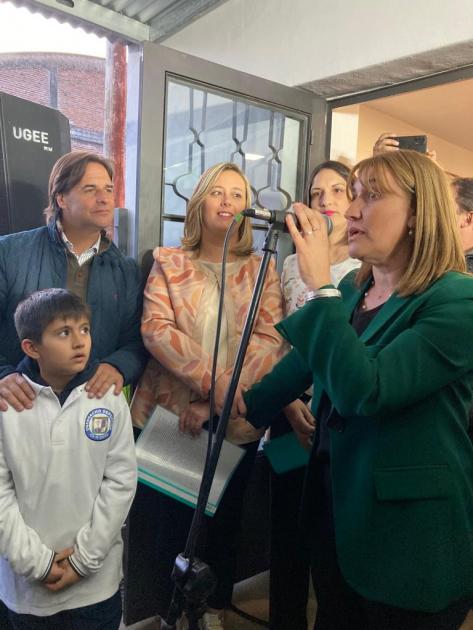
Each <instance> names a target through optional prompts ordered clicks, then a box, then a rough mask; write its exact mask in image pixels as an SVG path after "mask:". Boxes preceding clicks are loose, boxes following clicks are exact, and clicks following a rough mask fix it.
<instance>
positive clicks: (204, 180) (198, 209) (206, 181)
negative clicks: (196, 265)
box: [181, 162, 253, 256]
mask: <svg viewBox="0 0 473 630" xmlns="http://www.w3.org/2000/svg"><path fill="white" fill-rule="evenodd" d="M224 171H234V172H235V173H238V175H240V177H241V178H242V179H243V181H244V183H245V197H246V198H245V208H249V207H250V204H251V187H250V183H249V181H248V180H247V178H246V177H245V175H244V174H243V172H242V171H241V169H240V168H239V167H238V166H237V165H236V164H233V163H232V162H222V163H220V164H215V165H214V166H211V167H210V168H208V169H207V170H206V171H205V172H204V173H202V175H201V177H200V179H199V181H198V183H197V186H196V187H195V190H194V192H193V193H192V196H191V198H190V199H189V202H188V204H187V213H186V218H185V221H184V236H183V237H182V240H181V242H182V248H183V249H185V250H193V251H195V250H198V249H199V248H200V242H201V239H202V210H203V205H204V201H205V198H206V197H207V195H208V194H209V193H210V191H211V190H212V188H213V186H214V185H215V182H216V180H217V179H218V177H220V175H221V174H222V173H223V172H224ZM231 251H232V253H233V254H235V255H237V256H248V254H251V252H252V251H253V230H252V227H251V221H250V219H249V218H248V217H245V218H244V219H243V220H242V221H241V223H240V225H239V227H238V242H237V244H236V245H235V247H234V248H233V249H232V250H231Z"/></svg>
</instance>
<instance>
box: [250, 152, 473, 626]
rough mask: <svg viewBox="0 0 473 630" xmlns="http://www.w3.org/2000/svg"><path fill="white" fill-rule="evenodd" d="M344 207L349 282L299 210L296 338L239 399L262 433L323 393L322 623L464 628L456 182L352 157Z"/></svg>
mask: <svg viewBox="0 0 473 630" xmlns="http://www.w3.org/2000/svg"><path fill="white" fill-rule="evenodd" d="M350 185H351V190H352V200H351V204H350V206H349V208H348V210H347V212H346V218H347V221H348V234H349V252H350V256H352V257H354V258H359V259H361V260H362V261H363V265H362V267H361V270H360V271H359V272H358V274H357V278H356V279H353V278H351V279H347V280H346V281H344V282H342V285H341V286H340V287H339V288H340V289H341V293H340V292H339V291H337V290H336V289H335V288H334V287H333V286H332V285H330V273H329V256H328V239H327V233H326V229H325V224H324V222H323V219H322V217H320V218H318V217H314V216H313V213H312V214H309V212H308V211H307V209H306V208H305V206H303V205H302V204H295V212H296V215H297V217H298V219H299V223H300V226H301V232H299V231H298V230H297V229H296V227H295V224H294V222H293V221H292V218H288V228H289V231H290V233H291V235H292V238H293V240H294V243H295V246H296V249H297V254H298V263H299V268H300V272H301V275H302V278H303V280H304V282H305V283H306V284H307V285H308V286H309V287H310V288H311V289H312V290H313V292H312V294H311V295H310V296H309V299H308V300H307V303H306V306H305V307H304V308H303V309H301V310H299V311H298V312H297V313H295V314H294V315H292V316H291V317H289V318H287V319H286V320H284V321H282V322H281V323H280V324H278V326H277V328H278V330H279V332H280V333H281V334H282V335H283V336H284V337H285V338H286V339H287V340H288V341H289V342H290V343H291V344H292V346H293V348H294V349H293V351H292V352H291V353H290V354H288V355H287V356H286V357H285V358H284V359H283V360H282V361H281V362H280V363H279V364H278V365H277V366H276V367H275V368H274V370H273V372H271V373H270V374H268V375H267V376H266V377H265V378H264V379H263V380H262V381H261V382H260V383H259V384H257V385H255V386H253V387H252V389H251V390H249V391H248V392H246V393H245V394H244V400H243V398H242V397H241V395H239V402H238V404H239V407H240V411H241V412H243V411H245V405H246V412H247V418H248V420H249V421H250V422H251V423H252V424H254V425H255V426H262V425H265V424H267V423H269V422H270V419H271V418H272V417H273V416H274V414H275V412H276V410H278V409H280V408H282V407H284V406H285V405H286V404H287V403H288V402H290V401H291V400H294V399H295V398H296V397H297V396H298V395H300V394H301V393H302V392H303V391H305V389H307V387H308V386H309V384H311V383H313V384H314V397H313V402H312V413H313V414H314V416H315V417H316V418H317V429H316V433H315V436H314V446H313V449H312V453H311V458H310V463H309V466H308V474H307V479H306V490H305V499H304V503H303V509H302V521H303V525H304V529H305V530H306V533H307V539H308V542H309V548H310V554H311V563H312V570H313V571H312V572H313V581H314V587H315V591H316V595H317V600H318V613H317V620H316V624H315V628H316V629H317V630H344V629H345V628H346V629H348V628H349V629H350V630H354V629H358V628H360V629H361V628H363V629H364V628H366V629H376V630H388V629H389V630H407V629H412V630H424V629H425V630H433V629H435V630H443V629H445V630H457V628H458V627H459V626H460V625H461V622H462V620H463V618H464V617H465V615H466V614H467V611H468V609H469V608H470V607H472V604H473V445H472V442H471V441H470V439H469V437H468V434H467V428H468V422H469V410H470V408H471V405H472V401H473V395H472V382H473V380H472V375H473V278H472V277H471V276H469V275H466V274H465V273H464V271H465V261H464V257H463V253H462V248H461V245H460V242H459V238H458V235H457V230H456V224H455V211H454V207H453V201H452V198H451V193H450V190H449V184H448V181H447V179H446V177H445V175H444V174H443V172H442V171H441V169H439V168H438V167H437V166H436V165H435V164H434V163H433V162H432V161H431V160H429V159H428V158H426V157H425V156H423V155H420V154H418V153H414V152H411V151H398V152H393V153H384V154H382V155H379V156H377V157H374V158H370V159H368V160H364V161H363V162H361V163H359V164H358V165H357V166H356V167H355V169H354V172H353V174H352V176H351V181H350Z"/></svg>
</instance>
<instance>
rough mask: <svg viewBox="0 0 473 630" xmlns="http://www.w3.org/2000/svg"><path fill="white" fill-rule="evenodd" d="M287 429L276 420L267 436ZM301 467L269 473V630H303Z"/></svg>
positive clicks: (305, 580) (305, 557) (305, 576)
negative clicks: (279, 472) (300, 519)
mask: <svg viewBox="0 0 473 630" xmlns="http://www.w3.org/2000/svg"><path fill="white" fill-rule="evenodd" d="M289 430H292V429H290V427H289V423H288V422H287V420H286V419H285V418H284V417H282V418H278V419H277V421H276V422H275V423H273V424H272V425H271V436H272V437H273V438H274V437H278V436H279V435H283V434H284V433H287V432H288V431H289ZM304 477H305V467H304V468H298V469H296V470H291V471H289V472H287V473H282V474H277V473H275V472H273V471H271V552H270V554H271V555H270V573H269V627H270V628H271V630H288V628H290V629H291V630H307V600H308V596H309V580H310V561H309V554H308V551H307V549H306V547H305V546H304V544H303V542H302V537H301V532H300V527H299V512H300V503H301V496H302V489H303V485H304Z"/></svg>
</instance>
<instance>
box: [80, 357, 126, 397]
mask: <svg viewBox="0 0 473 630" xmlns="http://www.w3.org/2000/svg"><path fill="white" fill-rule="evenodd" d="M123 384H124V379H123V376H122V374H121V372H120V371H119V370H117V368H116V367H114V366H113V365H110V363H100V364H99V366H98V368H97V370H96V372H95V374H94V375H93V376H92V378H91V379H89V380H88V381H87V385H86V386H85V389H86V391H87V392H88V394H89V398H102V396H104V395H105V394H106V393H107V392H108V390H109V389H110V387H112V385H113V388H114V389H113V393H114V394H115V396H118V394H119V393H120V392H121V391H122V388H123Z"/></svg>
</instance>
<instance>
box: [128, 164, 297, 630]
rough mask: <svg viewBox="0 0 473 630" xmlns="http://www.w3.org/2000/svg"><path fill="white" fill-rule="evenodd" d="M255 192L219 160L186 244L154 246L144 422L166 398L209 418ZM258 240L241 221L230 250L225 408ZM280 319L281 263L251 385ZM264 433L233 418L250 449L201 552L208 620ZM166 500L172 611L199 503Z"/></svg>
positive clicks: (276, 352) (137, 416)
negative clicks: (208, 582) (211, 582)
mask: <svg viewBox="0 0 473 630" xmlns="http://www.w3.org/2000/svg"><path fill="white" fill-rule="evenodd" d="M250 202H251V189H250V186H249V183H248V181H247V179H246V178H245V176H244V175H243V173H242V172H241V171H240V169H239V168H238V167H237V166H235V165H234V164H231V163H223V164H217V165H216V166H214V167H212V168H210V169H208V170H207V171H206V172H205V173H204V174H203V175H202V177H201V179H200V181H199V183H198V184H197V187H196V189H195V191H194V193H193V195H192V197H191V199H190V200H189V204H188V210H187V216H186V220H185V225H184V238H183V240H182V248H157V249H156V250H155V251H154V259H155V263H154V266H153V268H152V270H151V273H150V276H149V279H148V283H147V286H146V289H145V299H144V309H143V319H142V328H141V330H142V335H143V339H144V343H145V346H146V348H147V349H148V350H149V352H150V353H151V355H152V359H151V360H150V362H149V364H148V366H147V368H146V370H145V373H144V375H143V377H142V379H141V381H140V383H139V386H138V390H137V392H136V395H135V398H134V401H133V406H132V416H133V420H134V423H135V425H137V426H139V427H142V426H143V425H144V423H145V422H146V420H147V419H148V418H149V416H150V415H151V413H152V411H153V409H154V408H155V406H156V405H158V404H159V405H162V406H164V407H166V408H167V409H169V410H170V411H173V412H174V413H176V414H178V415H179V416H180V420H179V424H180V429H181V430H182V431H186V432H189V433H191V434H193V435H197V434H198V433H200V431H201V428H202V425H203V424H204V423H205V422H206V421H207V419H208V411H209V404H208V394H209V389H210V375H211V366H212V353H213V345H214V338H215V328H216V318H217V311H218V301H219V296H220V274H221V262H220V261H221V258H222V250H223V242H224V237H225V234H226V231H227V228H228V227H229V225H230V224H231V222H232V220H233V218H234V216H235V215H236V214H238V213H239V212H241V211H242V210H244V209H245V208H247V207H248V206H249V205H250ZM252 246H253V239H252V228H251V224H250V223H249V219H244V220H243V221H242V222H241V223H240V224H239V226H238V228H234V234H233V236H232V237H231V239H230V247H229V256H228V258H227V269H226V272H227V273H226V288H225V301H224V307H225V308H224V314H223V321H222V329H221V335H220V346H219V362H218V369H217V382H216V395H215V400H216V407H217V411H219V412H220V411H221V408H222V405H223V400H224V395H225V392H226V389H227V385H228V382H229V378H230V373H231V368H232V366H233V362H234V359H235V355H236V351H237V348H238V343H239V340H240V337H241V332H242V329H243V325H244V322H245V318H246V313H247V310H248V306H249V303H250V298H251V294H252V290H253V287H254V284H255V280H256V276H257V272H258V268H259V264H260V257H259V256H256V255H254V254H252V253H251V252H252ZM280 319H282V298H281V290H280V283H279V278H278V276H277V273H276V270H275V268H274V264H272V265H271V266H270V270H269V273H268V276H267V278H266V283H265V287H264V290H263V294H262V299H261V305H260V308H259V312H258V316H257V320H256V324H255V327H254V330H253V333H252V335H251V338H250V343H249V346H248V351H247V353H246V357H245V361H244V365H243V370H242V373H241V377H240V383H241V384H243V385H244V386H250V385H252V384H253V383H254V382H256V381H258V380H259V379H260V378H261V377H262V376H263V375H264V374H266V373H267V372H268V371H270V370H271V368H272V366H273V365H274V364H275V363H276V362H277V361H278V359H279V358H280V357H282V355H283V354H284V353H285V350H286V347H285V346H284V344H283V342H282V340H281V337H280V336H279V334H278V333H277V332H276V331H275V329H274V324H275V323H277V322H278V321H279V320H280ZM259 437H260V433H258V432H256V431H255V430H254V429H253V427H251V425H249V424H248V423H247V422H246V421H245V420H243V419H234V420H231V421H230V424H229V428H228V431H227V439H229V440H231V441H233V442H235V443H238V444H243V445H244V447H245V449H246V455H245V457H244V458H243V460H242V463H241V464H240V466H239V468H238V469H237V471H236V472H235V474H234V476H233V477H232V480H231V482H230V484H229V486H228V488H227V490H226V492H225V495H224V497H223V499H222V502H221V504H220V506H219V508H218V510H217V513H216V515H215V516H214V517H213V518H212V519H209V520H208V522H207V530H208V531H207V538H208V541H209V544H207V545H206V546H205V547H204V548H203V549H202V550H201V556H200V557H202V556H203V559H204V560H206V561H207V562H208V563H209V564H210V566H211V567H212V569H213V570H214V572H215V573H216V576H217V580H218V585H217V588H216V590H215V592H214V593H213V595H212V596H211V599H210V600H209V606H211V608H209V610H208V612H207V613H206V615H205V616H204V628H209V629H210V628H223V611H224V609H226V608H228V607H229V606H230V603H231V596H232V588H233V577H234V571H235V560H236V558H235V556H236V542H237V534H238V529H239V521H240V511H241V503H242V498H243V493H244V489H245V486H246V482H247V479H248V476H249V474H250V472H251V467H252V464H253V461H254V457H255V453H256V449H257V444H258V439H259ZM160 503H161V506H160V518H159V526H158V532H157V535H158V545H157V547H158V549H157V558H156V565H157V570H158V573H159V575H157V598H158V602H157V609H158V613H159V615H161V616H165V615H166V612H167V608H168V605H169V601H170V596H171V592H172V583H171V581H170V579H169V575H170V573H171V569H172V565H173V561H174V558H175V556H176V555H177V553H179V552H180V551H182V550H183V548H184V543H185V538H186V534H187V531H188V528H189V525H190V521H191V518H192V513H193V511H192V510H191V509H190V508H188V507H187V506H184V505H182V504H180V503H178V502H177V501H175V500H173V499H170V498H168V497H166V496H164V495H162V496H160ZM163 627H164V626H163Z"/></svg>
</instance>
